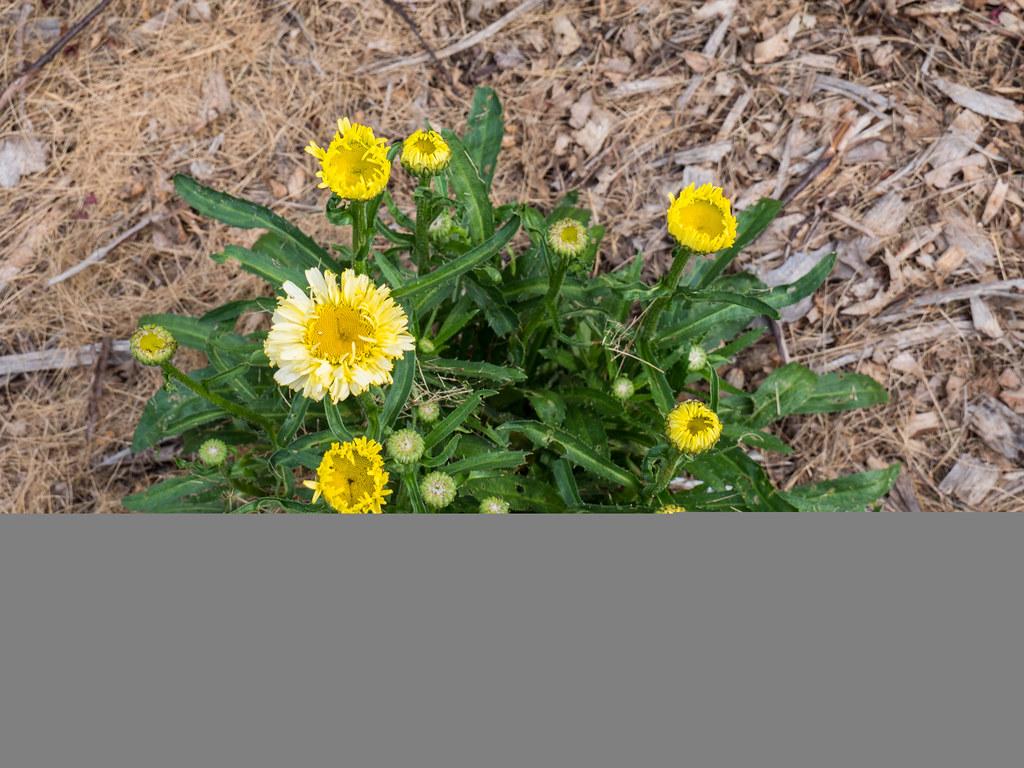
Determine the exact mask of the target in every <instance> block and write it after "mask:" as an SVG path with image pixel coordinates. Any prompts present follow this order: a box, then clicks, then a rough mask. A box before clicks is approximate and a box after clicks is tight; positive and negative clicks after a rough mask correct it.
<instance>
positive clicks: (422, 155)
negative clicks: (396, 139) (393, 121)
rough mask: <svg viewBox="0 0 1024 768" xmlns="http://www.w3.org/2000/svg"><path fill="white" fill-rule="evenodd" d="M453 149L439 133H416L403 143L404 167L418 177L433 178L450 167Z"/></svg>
mask: <svg viewBox="0 0 1024 768" xmlns="http://www.w3.org/2000/svg"><path fill="white" fill-rule="evenodd" d="M451 159H452V149H451V147H449V146H448V142H447V141H445V140H444V138H443V137H442V136H441V134H440V133H438V132H437V131H416V132H415V133H413V134H412V135H411V136H410V137H409V138H407V139H406V140H405V141H404V142H402V166H403V167H404V168H405V169H406V170H407V171H409V173H414V174H416V175H417V176H433V175H434V174H437V173H440V172H441V171H443V170H444V169H445V168H447V167H448V163H449V162H450V161H451Z"/></svg>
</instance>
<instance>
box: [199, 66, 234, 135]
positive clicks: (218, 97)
mask: <svg viewBox="0 0 1024 768" xmlns="http://www.w3.org/2000/svg"><path fill="white" fill-rule="evenodd" d="M202 93H203V99H202V103H201V104H200V107H199V125H200V127H202V126H205V125H207V124H208V123H212V122H213V121H214V120H216V119H217V118H218V117H220V116H221V115H227V114H229V113H230V112H231V91H230V89H229V88H228V81H227V79H226V78H225V77H224V70H222V69H215V70H213V71H211V72H210V73H209V74H208V75H207V76H206V79H205V80H204V81H203V89H202Z"/></svg>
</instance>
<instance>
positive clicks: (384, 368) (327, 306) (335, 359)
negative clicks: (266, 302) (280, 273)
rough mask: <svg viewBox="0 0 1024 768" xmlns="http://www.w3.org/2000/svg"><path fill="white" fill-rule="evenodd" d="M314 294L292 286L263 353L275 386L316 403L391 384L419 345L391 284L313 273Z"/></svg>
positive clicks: (281, 300) (308, 277)
mask: <svg viewBox="0 0 1024 768" xmlns="http://www.w3.org/2000/svg"><path fill="white" fill-rule="evenodd" d="M306 280H307V281H308V282H309V294H308V295H307V293H306V292H305V291H304V290H302V289H301V288H299V287H298V286H297V285H295V284H294V283H293V282H291V281H288V282H286V283H285V284H284V286H283V288H284V291H285V293H286V294H287V297H281V298H279V299H278V301H277V310H276V311H275V312H274V318H273V321H272V324H271V327H270V333H269V334H267V340H266V343H265V345H264V349H265V351H266V353H267V357H268V358H270V363H271V365H273V366H276V367H277V369H278V370H277V371H275V372H274V380H275V381H276V382H277V383H278V384H281V385H282V386H285V387H289V388H291V389H294V390H297V391H301V392H302V394H303V395H305V396H306V397H308V398H310V399H311V400H316V401H320V400H323V398H324V396H325V395H329V396H330V398H331V401H332V402H335V403H336V402H338V401H340V400H344V399H345V398H347V397H348V396H349V395H358V394H361V393H362V392H365V391H366V390H367V389H369V388H370V387H372V386H375V385H382V384H390V383H391V371H392V368H393V367H394V364H393V362H392V361H393V360H395V359H397V358H400V357H401V356H402V355H403V354H404V353H405V352H406V351H407V350H410V349H412V348H413V346H414V341H413V338H412V336H410V335H409V334H408V332H407V328H408V322H409V320H408V318H407V317H406V315H405V311H404V310H403V309H402V307H401V306H399V305H398V304H396V303H395V300H394V299H392V298H391V291H390V289H389V288H387V287H386V286H378V285H374V284H373V282H372V281H371V280H370V278H369V277H367V276H366V275H357V274H356V273H355V272H354V271H353V270H351V269H347V270H345V271H344V272H343V273H342V275H341V279H340V281H339V279H338V278H337V276H336V275H335V274H334V273H333V272H330V271H328V272H325V273H321V272H320V270H319V269H316V268H313V269H307V270H306Z"/></svg>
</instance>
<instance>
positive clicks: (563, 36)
mask: <svg viewBox="0 0 1024 768" xmlns="http://www.w3.org/2000/svg"><path fill="white" fill-rule="evenodd" d="M551 30H552V31H553V32H554V33H555V51H557V52H558V55H559V56H568V55H569V54H571V53H575V52H576V51H577V50H579V47H580V46H581V45H582V44H583V41H582V40H580V36H579V34H578V33H577V32H576V27H574V26H573V25H572V22H571V21H569V19H568V17H566V16H556V17H555V20H554V21H553V22H552V23H551Z"/></svg>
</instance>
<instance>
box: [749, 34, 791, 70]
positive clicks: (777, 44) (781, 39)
mask: <svg viewBox="0 0 1024 768" xmlns="http://www.w3.org/2000/svg"><path fill="white" fill-rule="evenodd" d="M787 53H789V35H787V34H786V31H785V30H783V31H782V32H779V33H777V34H775V35H772V36H771V37H769V38H768V39H767V40H762V41H761V42H760V43H758V44H757V45H755V46H754V63H755V64H767V63H768V62H769V61H775V60H776V59H781V58H782V57H783V56H785V55H786V54H787Z"/></svg>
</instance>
